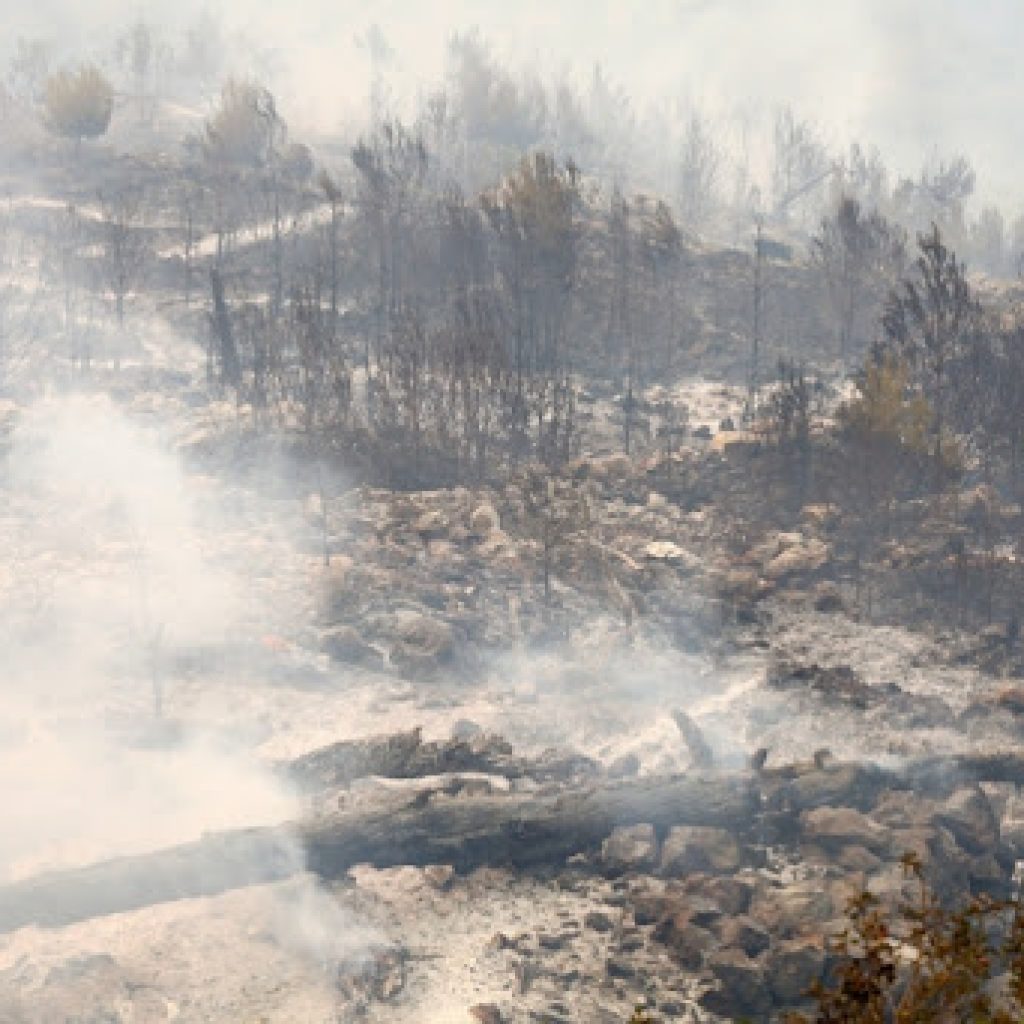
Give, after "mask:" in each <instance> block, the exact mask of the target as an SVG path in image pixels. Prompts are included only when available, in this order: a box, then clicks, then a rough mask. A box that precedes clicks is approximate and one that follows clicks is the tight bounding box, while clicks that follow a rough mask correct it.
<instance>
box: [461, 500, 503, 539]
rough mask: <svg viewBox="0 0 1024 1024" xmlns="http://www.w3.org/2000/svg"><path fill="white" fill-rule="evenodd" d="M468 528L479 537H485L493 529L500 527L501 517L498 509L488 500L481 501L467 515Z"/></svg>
mask: <svg viewBox="0 0 1024 1024" xmlns="http://www.w3.org/2000/svg"><path fill="white" fill-rule="evenodd" d="M469 526H470V529H471V530H472V531H473V532H474V533H475V534H478V535H479V536H481V537H486V536H487V535H488V534H491V533H493V532H494V531H495V530H500V529H501V517H500V516H499V515H498V510H497V509H496V508H495V507H494V506H493V505H492V504H490V503H489V502H482V503H481V504H479V505H477V506H476V508H474V509H473V511H472V513H471V514H470V517H469Z"/></svg>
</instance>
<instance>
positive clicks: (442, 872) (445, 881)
mask: <svg viewBox="0 0 1024 1024" xmlns="http://www.w3.org/2000/svg"><path fill="white" fill-rule="evenodd" d="M454 878H455V868H453V867H452V866H451V864H428V865H427V866H426V867H425V868H424V869H423V879H424V881H425V882H426V883H427V885H429V886H430V887H431V888H432V889H438V890H444V889H449V888H451V884H452V881H453V879H454Z"/></svg>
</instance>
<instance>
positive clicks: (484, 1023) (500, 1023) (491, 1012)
mask: <svg viewBox="0 0 1024 1024" xmlns="http://www.w3.org/2000/svg"><path fill="white" fill-rule="evenodd" d="M469 1015H470V1016H471V1017H472V1018H473V1020H475V1021H479V1022H480V1024H505V1018H504V1017H503V1016H502V1013H501V1010H499V1009H498V1007H497V1006H495V1005H494V1003H477V1005H476V1006H473V1007H471V1008H470V1011H469Z"/></svg>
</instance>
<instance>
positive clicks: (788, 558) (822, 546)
mask: <svg viewBox="0 0 1024 1024" xmlns="http://www.w3.org/2000/svg"><path fill="white" fill-rule="evenodd" d="M828 559H829V547H828V545H827V544H826V543H825V542H824V541H820V540H818V539H817V538H815V537H812V538H810V539H809V540H807V541H804V542H803V543H797V544H793V545H792V546H790V547H787V548H786V549H785V550H784V551H781V552H780V553H779V554H777V555H776V556H775V557H774V558H772V559H771V560H770V561H769V562H767V564H765V566H764V575H765V576H766V577H767V578H768V579H770V580H780V579H782V578H783V577H785V576H792V575H794V574H797V573H809V572H814V571H816V570H817V569H820V568H821V567H822V566H823V565H824V564H825V563H826V562H827V561H828Z"/></svg>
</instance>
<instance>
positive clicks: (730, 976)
mask: <svg viewBox="0 0 1024 1024" xmlns="http://www.w3.org/2000/svg"><path fill="white" fill-rule="evenodd" d="M707 966H708V969H709V970H710V971H711V973H712V974H713V975H714V977H715V979H716V980H717V981H718V982H719V983H720V985H721V988H718V989H712V990H711V991H709V992H706V993H704V995H703V996H701V998H700V1005H701V1006H702V1007H704V1009H706V1010H710V1011H711V1012H712V1013H717V1014H721V1015H722V1016H723V1017H729V1018H732V1019H735V1018H737V1017H763V1016H765V1015H767V1013H768V1012H769V1011H770V1010H771V997H770V996H769V993H768V986H767V984H766V982H765V976H764V968H763V967H762V966H761V964H760V963H759V962H758V961H757V960H751V959H750V958H749V957H748V956H747V955H746V954H745V953H743V952H741V951H740V950H736V949H722V950H718V951H717V952H715V953H712V954H711V955H710V956H709V957H708V958H707Z"/></svg>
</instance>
